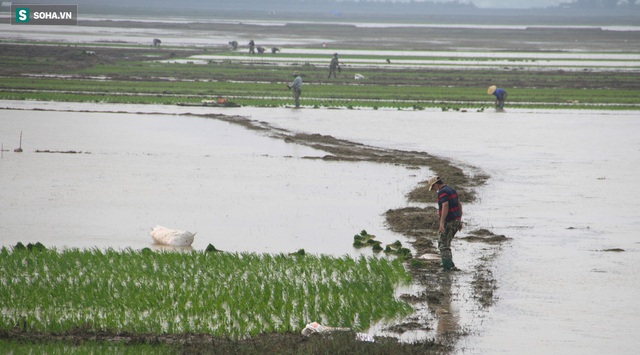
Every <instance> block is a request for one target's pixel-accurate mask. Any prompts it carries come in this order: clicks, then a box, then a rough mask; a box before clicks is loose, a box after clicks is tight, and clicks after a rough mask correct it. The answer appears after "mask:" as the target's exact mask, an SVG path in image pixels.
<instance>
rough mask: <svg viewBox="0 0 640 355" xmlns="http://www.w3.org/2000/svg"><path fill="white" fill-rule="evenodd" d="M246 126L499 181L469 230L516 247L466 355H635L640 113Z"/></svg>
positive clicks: (303, 120)
mask: <svg viewBox="0 0 640 355" xmlns="http://www.w3.org/2000/svg"><path fill="white" fill-rule="evenodd" d="M246 114H251V115H254V116H256V117H258V116H259V117H260V119H264V120H266V121H268V122H271V123H272V124H274V125H276V126H281V127H283V128H287V129H291V130H299V131H306V132H314V133H320V134H329V135H333V136H335V137H337V138H345V139H350V140H354V141H357V142H362V143H365V144H370V145H376V146H383V147H389V148H398V149H403V150H420V151H425V152H429V153H432V154H436V155H440V156H443V157H448V158H451V159H453V160H455V161H459V162H460V163H461V164H469V165H473V166H476V167H479V168H481V169H483V170H484V171H485V172H486V173H488V174H489V175H490V176H491V179H490V180H489V182H488V183H487V184H486V185H485V186H484V187H482V188H480V191H479V193H480V198H479V200H478V201H477V202H476V203H474V204H472V205H468V206H465V220H466V221H467V226H468V228H467V230H472V229H477V228H487V229H490V230H492V231H493V232H495V233H496V234H504V235H506V236H507V237H509V238H512V239H511V241H510V242H509V243H507V244H506V245H505V246H503V248H502V251H501V252H500V253H499V256H498V258H497V260H496V261H495V267H494V269H493V274H494V277H495V278H496V280H497V286H498V290H497V291H496V292H495V293H494V294H495V295H496V296H497V302H496V304H495V306H494V307H492V308H491V309H490V310H489V311H488V314H487V315H486V317H483V319H473V318H474V317H471V316H470V315H469V314H465V313H464V311H463V310H464V308H465V305H464V304H459V305H458V308H459V310H460V311H459V312H460V314H459V317H460V320H459V322H460V326H461V327H466V326H471V325H472V324H474V323H475V324H476V325H478V324H477V323H481V325H480V326H479V329H480V330H479V332H478V333H477V334H475V333H474V334H471V335H470V336H468V337H465V338H463V339H462V341H461V344H459V348H458V351H459V352H460V353H482V354H487V353H521V354H522V353H532V354H540V353H562V354H586V353H594V354H598V353H607V352H609V353H616V354H631V353H636V352H637V349H638V347H640V338H639V337H638V336H637V329H640V305H639V304H638V302H636V300H635V298H636V296H637V295H638V294H639V293H640V284H638V283H637V282H635V281H636V280H637V278H638V275H639V274H640V237H638V233H637V231H638V230H639V229H640V218H638V215H637V213H638V211H640V185H638V184H637V182H636V181H637V176H640V139H638V138H639V135H638V134H639V132H640V121H639V120H638V114H637V112H596V111H564V110H563V111H518V110H509V112H506V113H496V112H484V113H459V112H380V111H373V112H372V111H366V112H364V111H351V110H346V111H338V112H332V113H331V115H327V114H326V112H325V111H318V110H309V111H305V113H304V115H303V116H302V115H299V114H297V115H292V114H290V113H287V112H286V111H283V112H278V111H275V110H274V111H267V112H264V111H260V112H255V113H253V112H251V110H248V111H247V112H246ZM443 130H444V131H445V132H447V134H446V135H443V134H441V132H443ZM426 178H427V177H426V176H424V179H425V180H426ZM444 178H445V179H446V177H444ZM461 235H462V236H464V231H463V233H461ZM464 243H465V242H462V241H460V240H457V241H454V245H453V250H454V259H456V258H457V259H458V260H462V259H461V258H463V256H461V255H460V254H458V255H456V247H457V249H458V250H464V246H463V244H464ZM463 261H464V260H463ZM456 265H458V266H459V267H461V268H463V269H464V267H465V265H464V264H463V263H459V262H456ZM454 307H455V305H454ZM465 317H466V318H465Z"/></svg>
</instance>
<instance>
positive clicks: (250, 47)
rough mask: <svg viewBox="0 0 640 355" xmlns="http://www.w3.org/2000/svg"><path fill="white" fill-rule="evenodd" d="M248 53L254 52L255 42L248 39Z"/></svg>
mask: <svg viewBox="0 0 640 355" xmlns="http://www.w3.org/2000/svg"><path fill="white" fill-rule="evenodd" d="M249 54H256V42H254V41H253V40H251V41H249Z"/></svg>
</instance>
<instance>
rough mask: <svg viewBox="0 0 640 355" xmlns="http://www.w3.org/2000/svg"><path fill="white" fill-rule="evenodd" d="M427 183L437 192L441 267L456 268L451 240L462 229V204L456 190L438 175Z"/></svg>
mask: <svg viewBox="0 0 640 355" xmlns="http://www.w3.org/2000/svg"><path fill="white" fill-rule="evenodd" d="M428 184H429V191H431V190H434V189H435V191H436V193H437V194H438V214H439V215H440V225H439V227H438V232H439V233H440V240H439V241H438V249H440V257H441V258H442V268H443V269H444V270H445V271H449V270H458V268H456V266H455V264H454V263H453V254H452V253H451V241H452V240H453V237H455V235H456V233H457V232H458V231H459V230H461V229H462V204H461V203H460V201H459V200H458V193H457V192H456V190H454V189H453V188H451V187H449V186H447V185H445V184H444V183H443V182H442V180H441V179H440V178H439V177H437V176H434V177H432V178H430V179H429V181H428Z"/></svg>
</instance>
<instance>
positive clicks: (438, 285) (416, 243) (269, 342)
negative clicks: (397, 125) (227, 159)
mask: <svg viewBox="0 0 640 355" xmlns="http://www.w3.org/2000/svg"><path fill="white" fill-rule="evenodd" d="M201 117H204V118H206V119H215V120H222V121H225V122H228V123H232V124H236V125H240V126H242V127H245V128H246V129H249V130H253V131H256V132H257V133H259V134H263V135H265V136H268V137H270V138H273V139H278V140H283V141H285V142H287V143H290V144H298V145H304V146H308V147H312V148H314V149H318V150H321V151H324V152H326V153H327V154H326V155H324V156H323V157H307V159H324V160H338V161H359V162H371V163H378V164H392V165H396V166H400V167H405V168H406V169H410V170H411V169H417V168H423V167H424V168H428V169H429V170H430V171H433V172H435V173H436V174H438V175H439V176H441V177H443V178H444V179H445V181H447V183H449V184H451V185H452V186H455V188H456V189H457V190H458V192H459V194H460V198H461V200H462V201H464V202H466V203H470V202H473V201H474V200H475V198H476V192H475V189H476V187H478V186H480V185H482V184H483V183H484V182H485V181H486V180H487V179H488V178H489V177H488V176H487V175H485V174H483V173H482V172H480V171H479V170H478V169H476V168H474V167H464V169H463V168H461V167H459V166H456V165H454V164H453V163H452V162H450V161H448V160H446V159H442V158H439V157H436V156H433V155H431V154H429V153H427V152H420V151H402V150H396V149H385V148H379V147H374V146H369V145H365V144H361V143H357V142H351V141H348V140H342V139H337V138H335V137H332V136H327V135H320V134H307V133H297V132H290V131H288V130H285V129H281V128H277V127H273V126H271V125H270V124H268V123H266V122H262V121H258V120H253V119H249V118H246V117H242V116H228V115H220V114H208V115H201ZM64 153H66V152H64ZM470 172H472V173H473V175H471V174H470ZM407 202H408V203H409V202H424V203H434V204H435V194H434V193H433V191H428V188H427V186H426V185H425V182H423V183H421V184H420V185H419V186H416V187H415V189H414V190H413V191H411V192H410V193H409V194H408V195H407ZM385 216H386V220H387V224H388V226H389V228H390V229H391V230H393V231H395V232H398V233H401V234H403V235H405V236H406V237H407V238H408V239H409V240H410V243H411V245H412V247H413V250H414V251H415V255H413V258H409V259H407V260H406V265H407V266H408V268H409V270H410V272H411V273H412V275H413V278H414V280H415V282H417V283H418V284H420V285H421V288H422V289H423V291H422V292H420V293H419V294H417V295H409V294H403V295H401V296H400V297H401V298H402V299H404V300H405V301H407V302H410V303H411V304H413V305H414V307H416V308H421V309H427V310H428V311H429V312H431V313H432V315H433V316H434V317H436V316H437V315H436V314H437V312H440V311H442V306H443V305H448V304H450V303H451V288H452V280H451V275H450V273H448V272H443V271H442V270H441V266H440V261H439V259H438V258H435V259H434V258H430V259H429V258H427V259H423V258H420V256H421V255H425V254H427V255H437V254H438V250H437V246H436V245H437V227H438V213H437V209H436V208H435V207H433V206H429V207H425V208H419V207H404V208H399V209H393V210H388V211H387V212H386V213H385ZM474 235H477V237H476V238H485V239H486V238H489V239H486V240H490V241H491V243H494V244H495V243H498V244H499V242H501V241H502V240H500V239H491V238H494V237H495V236H493V235H492V233H491V232H489V231H485V230H482V231H478V232H477V233H476V234H474ZM487 255H488V256H487V257H486V258H484V259H483V260H481V262H480V263H479V264H477V265H476V266H475V270H468V271H466V272H470V273H473V276H472V281H471V283H472V287H471V288H472V290H473V295H472V297H473V298H474V299H476V300H478V302H479V304H480V305H481V306H482V307H489V306H491V304H492V303H493V301H494V297H493V290H495V288H496V284H497V282H496V280H495V279H494V278H493V275H492V274H491V272H490V266H491V253H487ZM436 326H437V325H436V324H433V323H432V322H431V321H426V320H425V319H424V318H421V317H417V316H409V317H407V318H406V319H404V320H403V321H401V322H398V323H396V324H392V325H389V326H388V328H387V329H386V331H388V332H391V333H395V334H402V333H404V332H407V331H415V330H422V331H430V330H433V329H435V328H436ZM464 334H465V331H463V330H461V329H456V328H455V327H454V328H453V329H451V330H450V331H449V332H448V333H447V334H445V336H443V337H440V338H439V339H438V340H437V341H435V340H432V339H428V340H424V341H420V342H416V343H412V344H407V343H402V342H398V341H397V339H396V338H389V339H386V338H378V337H377V338H376V343H374V344H369V343H363V342H359V341H355V340H353V339H354V337H353V334H349V335H348V336H345V335H344V334H332V335H330V336H318V337H311V338H305V337H302V336H301V335H299V334H295V333H290V334H261V335H260V336H258V337H252V338H250V339H244V340H232V339H219V338H213V337H211V336H210V335H207V334H177V335H169V334H165V335H150V334H131V333H110V332H100V331H96V330H95V329H92V327H91V326H90V325H87V326H86V327H79V328H77V329H76V330H74V331H73V332H70V333H68V334H34V333H32V332H30V331H29V330H28V328H27V327H24V328H16V329H14V330H12V331H10V332H4V333H0V338H3V339H10V340H18V341H28V342H42V341H59V340H60V341H65V342H70V343H73V344H77V343H82V342H85V341H110V342H124V343H127V344H136V343H148V344H165V345H170V346H176V347H177V349H178V350H179V351H181V352H189V353H191V352H198V353H259V352H262V351H265V349H277V350H275V352H277V353H292V354H293V353H301V352H318V351H320V352H326V353H333V350H336V353H400V354H401V353H406V354H413V353H424V352H426V351H428V352H432V353H433V352H436V353H438V352H443V353H446V352H448V351H449V350H450V349H452V346H453V345H454V344H455V341H456V339H457V338H458V337H460V336H462V335H464ZM316 338H317V339H316ZM336 338H339V339H340V340H339V341H338V343H336V341H337V340H336ZM238 349H240V350H238ZM332 349H333V350H332ZM337 350H339V351H337Z"/></svg>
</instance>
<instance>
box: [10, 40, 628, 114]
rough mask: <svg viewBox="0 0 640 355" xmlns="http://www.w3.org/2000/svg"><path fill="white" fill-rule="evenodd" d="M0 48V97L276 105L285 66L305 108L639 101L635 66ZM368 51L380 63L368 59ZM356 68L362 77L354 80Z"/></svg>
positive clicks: (287, 99) (620, 105) (285, 94)
mask: <svg viewBox="0 0 640 355" xmlns="http://www.w3.org/2000/svg"><path fill="white" fill-rule="evenodd" d="M2 46H3V47H6V50H3V51H2V52H1V53H2V54H1V55H0V61H2V62H3V63H9V64H10V65H9V67H10V70H8V69H4V70H0V74H2V75H3V76H4V78H3V80H2V81H1V82H0V99H11V100H51V101H77V102H109V103H149V104H171V105H172V104H176V103H179V102H188V103H199V102H200V101H201V100H203V99H211V98H215V97H225V98H229V99H232V100H233V101H234V102H237V103H239V104H241V105H245V106H259V107H277V106H285V105H290V104H291V93H290V92H289V91H288V90H287V88H286V86H285V83H289V82H290V81H291V80H292V77H291V73H292V72H293V71H299V72H301V73H302V74H303V78H304V81H305V86H304V91H303V101H302V102H303V105H305V106H308V107H346V108H358V107H366V108H373V109H377V108H397V109H422V108H428V107H429V108H442V109H461V108H469V109H477V110H482V109H484V108H487V107H492V106H493V96H490V95H487V94H486V87H487V86H488V85H490V84H494V83H497V84H498V85H500V86H502V87H505V88H507V90H508V92H509V99H508V101H509V102H508V105H509V107H527V108H558V107H567V108H602V109H638V108H640V97H638V95H637V90H638V89H640V84H639V83H640V74H638V73H635V72H615V71H608V72H598V71H590V72H588V73H583V72H579V71H573V72H572V71H564V70H549V69H548V68H547V69H546V70H545V71H543V72H539V71H536V70H529V69H522V68H521V67H519V64H514V67H513V68H512V70H505V69H504V68H500V69H456V68H452V69H442V68H439V69H429V68H423V69H415V68H404V69H403V68H393V69H387V68H384V67H379V66H378V67H375V66H374V67H370V68H360V67H359V68H351V67H349V66H348V65H347V66H345V68H344V70H343V71H342V72H341V73H340V75H339V77H338V78H337V79H333V78H332V79H327V77H326V75H327V68H326V65H321V64H310V63H309V61H311V60H312V59H313V60H316V59H315V58H317V55H308V58H307V60H305V57H304V56H302V58H300V56H296V57H297V59H295V60H293V59H292V61H291V62H288V61H284V62H283V63H280V64H274V63H269V62H264V63H263V62H261V61H260V60H259V59H256V60H255V61H248V62H246V61H234V56H233V55H229V56H228V58H229V59H224V60H220V61H214V60H211V61H209V62H208V64H202V65H200V64H193V63H191V64H188V63H187V64H184V63H183V64H181V63H171V62H158V61H156V59H168V60H173V59H177V58H178V56H179V57H183V58H189V56H190V55H202V54H211V53H212V52H211V51H203V50H201V49H200V50H198V49H196V48H193V49H191V50H183V51H173V50H171V49H169V50H163V49H149V48H139V49H135V48H123V49H118V48H101V49H95V48H89V49H90V50H95V51H96V55H95V56H87V55H85V54H83V53H86V49H83V48H80V47H53V50H52V47H51V46H42V47H40V46H12V45H2ZM24 47H30V48H24ZM220 53H223V54H225V53H226V54H229V53H228V52H224V51H221V52H220ZM27 54H28V56H27ZM269 55H270V56H273V55H271V54H269ZM278 55H279V54H278ZM265 56H266V54H265ZM152 58H153V59H152ZM256 58H257V57H256ZM280 58H286V56H283V57H280ZM371 58H377V59H379V60H380V62H382V61H384V60H385V59H384V57H382V56H379V57H375V56H367V59H369V60H370V59H371ZM465 59H469V60H474V58H465ZM477 59H478V60H484V61H486V58H477ZM524 62H526V60H525V61H524ZM347 63H348V61H347ZM356 72H357V73H360V74H363V75H364V76H365V78H366V79H365V80H356V79H354V73H356ZM26 74H29V75H32V76H24V75H26ZM34 75H35V76H34ZM38 75H41V76H38ZM52 75H53V76H56V75H57V76H58V77H51V76H52Z"/></svg>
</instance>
